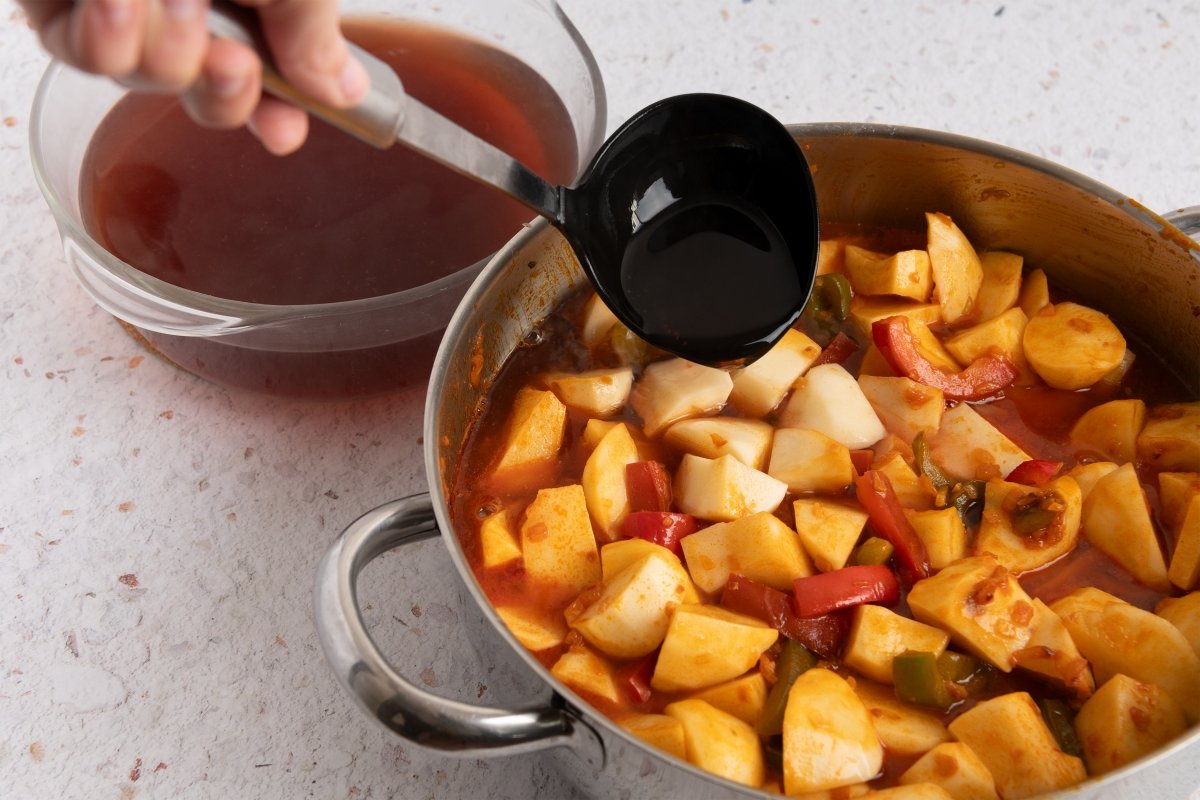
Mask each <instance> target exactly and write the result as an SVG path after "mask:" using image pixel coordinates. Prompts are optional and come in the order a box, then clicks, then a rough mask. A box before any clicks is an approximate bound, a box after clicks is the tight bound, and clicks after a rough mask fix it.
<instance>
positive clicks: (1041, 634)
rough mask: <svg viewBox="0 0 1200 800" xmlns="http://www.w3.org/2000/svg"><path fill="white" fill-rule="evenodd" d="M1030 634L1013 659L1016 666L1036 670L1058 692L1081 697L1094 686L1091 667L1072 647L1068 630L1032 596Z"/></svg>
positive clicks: (1046, 606)
mask: <svg viewBox="0 0 1200 800" xmlns="http://www.w3.org/2000/svg"><path fill="white" fill-rule="evenodd" d="M1033 611H1034V614H1033V633H1032V634H1031V635H1030V637H1029V642H1028V643H1027V644H1026V645H1025V647H1024V648H1022V649H1021V650H1018V651H1017V652H1016V653H1015V654H1014V656H1013V658H1014V660H1015V661H1016V664H1017V667H1018V668H1019V669H1023V670H1027V671H1029V672H1034V673H1037V675H1038V677H1040V678H1041V679H1042V680H1043V681H1045V682H1047V683H1049V684H1051V685H1052V686H1054V687H1055V688H1056V689H1058V690H1059V691H1060V692H1064V693H1068V694H1072V695H1074V696H1075V697H1077V698H1080V699H1083V698H1086V697H1089V696H1091V694H1092V691H1093V690H1095V688H1096V681H1095V680H1094V678H1093V677H1092V668H1091V666H1090V665H1089V664H1088V662H1087V659H1085V658H1084V657H1083V656H1082V655H1081V654H1080V652H1079V648H1078V647H1076V646H1075V640H1074V639H1072V638H1071V632H1070V631H1069V630H1067V626H1066V625H1064V624H1063V621H1062V620H1061V619H1059V617H1058V615H1057V614H1055V613H1054V612H1053V611H1051V610H1050V607H1049V606H1048V605H1046V604H1045V603H1043V602H1042V601H1041V600H1039V599H1038V598H1036V597H1035V598H1033Z"/></svg>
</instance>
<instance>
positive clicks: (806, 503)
mask: <svg viewBox="0 0 1200 800" xmlns="http://www.w3.org/2000/svg"><path fill="white" fill-rule="evenodd" d="M792 510H793V512H794V514H795V517H796V534H797V535H798V536H799V537H800V543H801V544H802V545H804V549H805V551H806V552H807V553H808V554H809V556H811V557H812V560H813V564H814V565H815V566H816V568H817V569H818V570H820V571H821V572H829V571H830V570H835V569H841V568H842V567H844V566H846V561H847V560H848V559H849V558H850V554H851V553H852V552H853V551H854V545H855V544H857V542H858V539H859V537H860V536H861V535H862V532H863V528H864V527H865V526H866V524H867V513H866V512H865V511H863V510H862V508H861V507H859V506H858V505H857V504H855V505H851V504H848V503H843V502H839V501H836V500H822V499H817V498H807V497H802V498H800V499H798V500H796V501H795V502H793V503H792Z"/></svg>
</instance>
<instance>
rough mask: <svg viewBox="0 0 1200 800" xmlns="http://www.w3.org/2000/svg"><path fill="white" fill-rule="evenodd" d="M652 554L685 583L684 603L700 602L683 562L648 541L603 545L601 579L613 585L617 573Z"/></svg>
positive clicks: (663, 548)
mask: <svg viewBox="0 0 1200 800" xmlns="http://www.w3.org/2000/svg"><path fill="white" fill-rule="evenodd" d="M650 554H654V555H656V556H657V557H658V558H661V559H663V560H665V561H666V562H667V563H668V564H670V565H671V568H672V569H673V570H675V573H676V574H677V575H679V579H680V580H681V581H683V584H684V587H685V588H684V592H683V602H685V603H699V602H700V595H698V594H697V593H696V586H695V584H693V583H692V578H691V576H690V575H688V571H687V570H686V569H685V568H684V566H683V562H682V561H680V560H679V558H678V556H676V555H675V554H674V553H672V552H671V551H670V550H668V549H667V548H665V547H663V546H662V545H658V544H655V543H654V542H651V541H648V540H646V539H618V540H617V541H615V542H609V543H608V544H606V545H603V546H602V547H601V548H600V571H601V579H602V580H603V581H604V583H611V582H612V581H613V580H614V579H615V578H616V576H617V573H619V572H621V571H622V570H624V569H625V568H626V567H629V566H632V565H633V564H635V563H637V562H638V561H641V560H642V559H643V558H645V557H646V556H647V555H650Z"/></svg>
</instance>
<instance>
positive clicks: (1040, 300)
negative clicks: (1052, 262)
mask: <svg viewBox="0 0 1200 800" xmlns="http://www.w3.org/2000/svg"><path fill="white" fill-rule="evenodd" d="M1017 305H1019V306H1020V307H1021V310H1022V311H1024V312H1025V316H1026V317H1029V318H1031V319H1032V318H1033V315H1034V314H1036V313H1038V312H1039V311H1041V310H1042V309H1043V308H1045V307H1046V306H1048V305H1050V284H1049V283H1048V282H1047V281H1046V273H1045V272H1043V271H1042V270H1040V269H1034V270H1030V271H1029V272H1027V273H1026V274H1025V277H1024V278H1022V279H1021V293H1020V295H1018V297H1017Z"/></svg>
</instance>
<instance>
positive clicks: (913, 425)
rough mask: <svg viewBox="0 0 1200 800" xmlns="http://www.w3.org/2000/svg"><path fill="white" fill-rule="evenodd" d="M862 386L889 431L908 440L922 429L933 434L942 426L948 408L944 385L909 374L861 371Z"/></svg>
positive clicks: (928, 433) (930, 434)
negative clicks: (920, 380) (929, 383)
mask: <svg viewBox="0 0 1200 800" xmlns="http://www.w3.org/2000/svg"><path fill="white" fill-rule="evenodd" d="M858 386H859V388H860V389H862V393H863V396H865V397H866V398H867V402H869V403H870V404H871V408H873V409H875V413H876V414H878V415H879V421H880V422H882V423H883V427H884V428H886V429H887V431H888V433H892V434H895V435H896V436H899V437H900V438H901V439H903V440H904V441H906V442H911V441H912V440H913V439H915V438H917V434H918V433H924V434H925V435H926V436H932V435H933V434H934V433H936V432H937V429H938V428H939V427H941V424H942V412H943V411H944V410H945V408H946V400H945V398H944V397H943V396H942V390H941V389H934V388H933V387H932V386H926V385H925V384H922V383H917V382H916V381H914V380H910V379H908V378H892V377H882V376H878V375H860V376H859V377H858Z"/></svg>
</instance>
